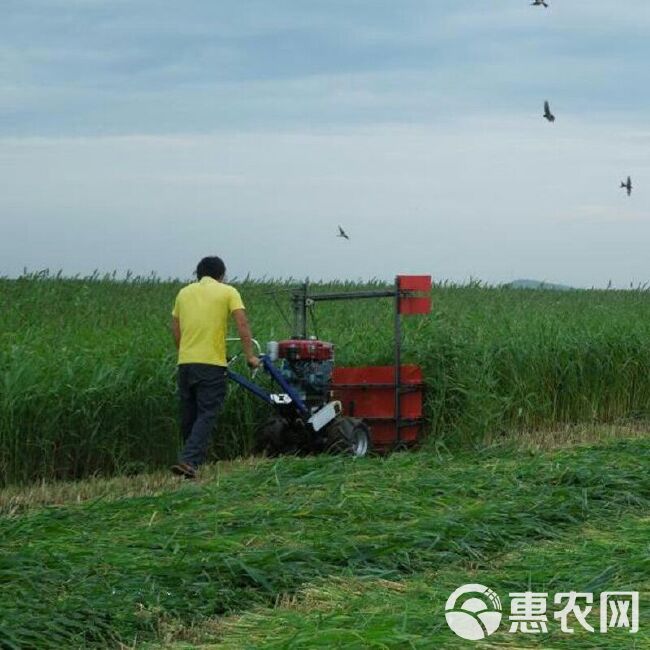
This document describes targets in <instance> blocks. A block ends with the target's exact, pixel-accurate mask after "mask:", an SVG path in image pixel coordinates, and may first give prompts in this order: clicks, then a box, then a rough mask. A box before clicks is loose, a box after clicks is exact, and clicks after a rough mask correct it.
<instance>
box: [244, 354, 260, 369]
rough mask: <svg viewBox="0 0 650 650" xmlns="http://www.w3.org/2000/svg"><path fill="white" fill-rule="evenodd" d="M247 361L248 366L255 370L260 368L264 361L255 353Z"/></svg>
mask: <svg viewBox="0 0 650 650" xmlns="http://www.w3.org/2000/svg"><path fill="white" fill-rule="evenodd" d="M246 363H247V364H248V367H249V368H250V369H251V370H255V368H259V367H260V366H261V365H262V362H261V361H260V358H259V357H256V356H255V355H253V356H251V357H248V358H247V359H246Z"/></svg>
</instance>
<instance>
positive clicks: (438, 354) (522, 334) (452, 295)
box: [0, 274, 650, 484]
mask: <svg viewBox="0 0 650 650" xmlns="http://www.w3.org/2000/svg"><path fill="white" fill-rule="evenodd" d="M236 284H237V286H238V288H239V289H240V291H241V293H242V295H243V298H244V300H245V302H246V304H247V307H248V312H249V316H250V319H251V322H252V326H253V331H254V335H255V336H256V338H258V339H259V340H260V341H261V342H262V343H263V344H265V343H266V341H268V340H270V339H278V338H284V337H286V336H288V335H289V334H290V327H289V325H288V323H287V322H286V320H285V317H283V315H282V313H281V311H280V309H278V305H279V306H280V307H282V309H284V311H285V313H286V314H287V315H289V300H288V296H289V293H288V289H289V287H290V283H288V282H286V283H283V282H270V281H269V282H251V281H244V282H239V283H236ZM180 286H181V284H180V283H174V282H161V281H158V280H152V279H135V280H133V279H132V280H130V281H125V282H117V281H114V280H111V279H108V278H104V279H103V278H99V277H97V276H95V277H93V278H86V279H63V278H56V277H48V276H47V275H46V274H41V275H40V276H30V277H24V278H21V279H18V280H7V279H3V280H2V279H0V314H1V316H0V372H1V377H0V382H1V383H0V484H10V483H16V482H18V483H27V482H30V481H33V480H36V479H41V478H46V479H52V478H78V477H81V476H85V475H90V474H103V475H108V474H113V473H137V472H139V471H142V470H144V469H145V468H151V467H155V466H160V465H164V464H167V463H169V462H170V461H171V460H172V459H173V458H174V457H175V452H176V447H177V429H176V413H177V407H176V400H175V377H174V349H173V345H172V342H171V336H170V333H169V320H170V310H171V306H172V303H173V300H174V296H175V294H176V292H177V290H178V289H179V288H180ZM363 286H366V287H367V286H369V285H363ZM371 286H375V287H376V286H378V285H377V284H376V283H375V284H372V283H371ZM359 287H360V285H356V284H353V283H343V284H339V285H336V289H337V290H345V289H349V290H355V289H358V288H359ZM322 288H323V289H331V288H332V285H327V286H322ZM433 298H434V307H433V313H432V314H431V315H429V316H415V317H411V318H410V319H408V320H407V322H406V324H405V328H404V329H405V359H406V360H410V361H414V362H417V363H419V364H421V365H422V366H423V368H424V371H425V375H426V381H427V399H426V417H427V425H426V429H427V432H428V433H429V434H430V435H431V438H432V439H433V440H435V441H437V443H438V444H444V445H445V446H447V447H448V448H451V447H454V446H456V445H458V444H460V445H467V444H470V443H478V442H482V441H483V440H485V439H486V438H490V439H494V438H495V437H499V436H501V435H504V434H508V433H517V432H522V431H531V430H538V429H542V428H549V427H556V426H557V425H561V424H565V423H568V424H571V423H579V422H619V421H622V420H624V421H629V420H634V419H644V418H647V417H648V411H649V410H650V295H649V294H648V293H647V292H645V291H570V292H556V291H539V290H537V291H534V290H513V289H505V288H503V289H498V288H488V287H481V286H477V285H472V286H463V287H458V286H436V287H435V288H434V290H433ZM317 325H318V328H317V329H318V331H317V333H318V335H319V336H320V337H321V338H324V339H327V340H331V341H333V342H334V343H335V344H336V346H337V348H336V355H337V356H336V358H337V363H339V364H350V365H355V364H365V363H369V364H382V363H389V362H390V361H391V359H392V310H391V305H390V302H388V301H382V300H378V301H372V302H369V301H359V302H350V303H347V304H345V303H333V304H323V305H319V306H318V307H317ZM265 409H266V407H265V406H264V405H262V404H258V403H257V402H256V401H255V400H254V399H253V398H251V397H250V396H248V395H245V394H243V393H242V391H241V390H240V389H238V388H235V387H232V388H231V391H230V395H229V398H228V401H227V404H226V406H225V409H224V412H223V417H222V420H221V427H220V429H219V435H218V439H217V440H216V442H215V449H214V453H215V457H220V458H232V457H236V456H239V455H246V454H247V453H248V452H249V450H250V448H251V442H252V433H253V430H254V426H255V423H256V422H257V421H258V420H259V419H260V418H262V417H263V416H264V413H265V412H266V410H265Z"/></svg>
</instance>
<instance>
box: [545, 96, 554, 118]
mask: <svg viewBox="0 0 650 650" xmlns="http://www.w3.org/2000/svg"><path fill="white" fill-rule="evenodd" d="M544 117H545V118H546V119H547V120H548V121H549V122H555V115H553V113H551V107H550V106H549V105H548V101H546V102H544Z"/></svg>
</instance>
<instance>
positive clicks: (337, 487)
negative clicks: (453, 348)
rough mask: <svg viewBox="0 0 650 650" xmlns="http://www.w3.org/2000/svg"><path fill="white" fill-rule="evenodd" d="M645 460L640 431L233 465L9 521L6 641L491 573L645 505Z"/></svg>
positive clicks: (1, 543) (5, 535) (183, 620)
mask: <svg viewBox="0 0 650 650" xmlns="http://www.w3.org/2000/svg"><path fill="white" fill-rule="evenodd" d="M649 458H650V441H649V440H646V439H634V440H623V441H619V442H617V443H613V444H609V445H601V446H591V447H590V446H580V447H576V448H572V449H566V450H560V451H554V452H552V453H536V452H533V451H529V452H526V453H524V452H521V451H517V450H513V449H512V448H511V449H506V448H503V447H492V448H488V449H485V450H483V452H482V453H480V454H476V453H459V454H456V455H454V456H446V457H444V458H442V457H438V456H436V455H435V454H432V453H424V452H422V453H412V454H398V455H393V456H391V457H389V458H386V459H364V460H361V461H354V460H352V459H341V458H330V457H324V456H323V457H317V458H305V459H294V458H283V459H280V460H278V461H276V462H267V463H263V464H260V465H258V466H257V467H254V468H251V467H247V466H245V465H244V466H242V467H240V468H238V467H233V468H232V469H231V471H230V472H229V473H228V474H226V475H224V476H223V477H222V478H221V480H220V481H219V483H218V484H217V483H210V482H208V483H205V484H202V485H191V484H190V485H183V486H182V487H181V488H179V489H177V490H176V491H173V492H162V493H160V494H157V495H151V496H142V497H136V498H124V499H120V500H116V501H107V500H103V499H101V498H98V499H95V500H91V501H89V502H86V503H82V504H79V505H76V506H67V507H46V508H43V509H37V510H33V511H27V512H25V513H23V514H22V515H17V514H16V515H14V516H11V517H8V516H5V517H4V518H3V519H2V527H1V528H0V547H1V548H2V553H1V554H0V583H1V584H2V585H3V587H4V588H3V589H2V590H0V612H2V614H1V615H0V638H2V639H3V641H4V643H5V645H6V646H7V647H18V648H25V647H30V645H31V646H34V647H39V648H49V647H51V648H60V647H79V646H85V647H93V646H95V647H101V646H103V645H106V644H114V643H116V642H117V641H120V642H123V643H125V644H133V643H134V642H135V643H140V642H143V641H146V640H150V641H156V640H160V639H161V638H162V637H163V636H164V634H165V630H166V625H168V624H169V622H174V624H176V625H182V626H187V627H191V626H192V625H195V626H196V625H201V624H202V623H203V622H205V621H209V620H212V619H214V618H215V617H217V616H218V617H223V616H231V615H233V614H241V613H243V612H246V611H247V610H251V609H254V608H259V607H262V608H268V607H270V606H272V605H274V604H275V603H276V602H283V601H284V599H287V598H292V597H293V594H296V593H298V592H300V590H301V589H304V588H305V586H306V585H317V584H323V581H325V582H328V581H331V580H337V579H340V580H361V581H367V580H380V581H389V582H390V583H399V582H402V581H404V580H405V579H410V578H413V577H415V576H417V575H418V574H425V573H426V574H427V575H429V574H431V573H432V572H433V573H434V574H436V575H437V574H438V572H440V571H443V570H447V569H449V568H453V567H457V568H458V571H459V574H458V575H460V574H463V575H464V572H466V571H467V570H469V569H472V570H476V571H483V570H487V569H488V568H489V567H491V566H492V565H493V563H494V561H495V558H498V557H500V556H503V555H504V554H505V553H506V552H512V551H513V549H515V550H516V549H517V548H519V547H520V546H521V545H535V546H536V545H538V544H539V543H541V542H544V541H552V540H558V539H559V538H560V536H561V535H562V534H564V533H567V534H568V532H569V531H572V532H573V534H578V531H581V530H582V529H583V527H584V524H585V522H588V521H590V520H595V519H599V520H610V521H614V520H616V519H617V518H618V517H620V516H621V515H626V514H629V513H634V512H640V511H644V510H647V508H648V505H649V503H650V475H649V474H648V472H647V468H648V460H649ZM379 584H388V583H379ZM520 586H521V585H520ZM382 625H383V624H382ZM325 632H326V635H325V636H324V637H323V638H326V639H329V640H330V641H332V639H334V638H335V637H334V636H332V634H333V632H332V631H331V630H330V631H328V630H325ZM346 634H347V632H346ZM12 644H13V645H12Z"/></svg>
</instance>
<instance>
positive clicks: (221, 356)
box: [172, 257, 260, 478]
mask: <svg viewBox="0 0 650 650" xmlns="http://www.w3.org/2000/svg"><path fill="white" fill-rule="evenodd" d="M225 274H226V266H225V264H224V263H223V261H222V260H221V258H219V257H204V258H203V259H202V260H201V261H200V262H199V264H198V266H197V267H196V277H197V280H198V282H193V283H192V284H189V285H187V286H186V287H184V288H183V289H181V290H180V291H179V293H178V296H176V302H175V304H174V310H173V311H172V332H173V334H174V341H175V342H176V347H177V349H178V390H179V393H180V400H181V430H182V434H183V442H184V448H183V451H182V453H181V455H180V458H179V462H178V464H176V465H174V466H173V467H172V471H173V472H174V473H175V474H178V475H180V476H184V477H185V478H195V476H196V470H197V468H198V467H199V465H201V464H202V463H204V462H205V459H206V456H207V453H208V447H209V445H210V442H211V440H212V433H213V431H214V425H215V422H216V419H217V412H218V411H219V408H220V407H221V405H222V404H223V400H224V397H225V394H226V382H227V376H226V367H227V362H226V335H227V332H228V318H229V317H230V316H232V318H233V319H234V321H235V324H236V325H237V330H238V332H239V336H240V338H241V343H242V347H243V348H244V354H245V355H246V361H247V363H248V365H249V366H250V367H251V368H256V367H257V366H259V364H260V360H259V359H258V358H257V357H256V356H255V355H254V354H253V344H252V337H251V331H250V328H249V326H248V320H247V319H246V312H245V311H244V303H243V302H242V299H241V296H240V295H239V292H238V291H237V289H235V288H234V287H231V286H229V285H227V284H224V283H223V278H224V276H225Z"/></svg>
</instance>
